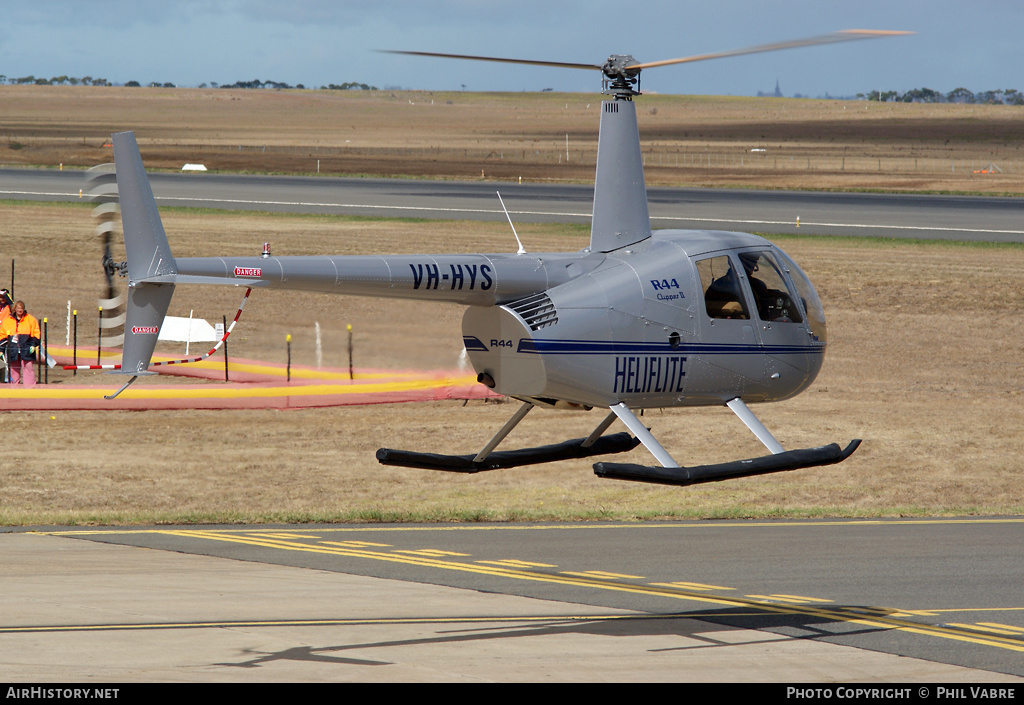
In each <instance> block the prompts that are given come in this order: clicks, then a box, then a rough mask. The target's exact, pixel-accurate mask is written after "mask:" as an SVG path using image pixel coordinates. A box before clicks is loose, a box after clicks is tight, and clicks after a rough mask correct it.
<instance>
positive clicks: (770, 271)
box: [739, 252, 804, 323]
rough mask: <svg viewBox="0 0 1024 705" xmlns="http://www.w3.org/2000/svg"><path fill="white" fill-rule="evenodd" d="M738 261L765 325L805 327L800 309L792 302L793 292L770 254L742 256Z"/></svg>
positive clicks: (753, 253) (746, 254)
mask: <svg viewBox="0 0 1024 705" xmlns="http://www.w3.org/2000/svg"><path fill="white" fill-rule="evenodd" d="M739 257H740V262H742V263H743V271H744V272H746V275H747V281H748V282H750V290H751V292H752V293H753V294H754V302H755V304H756V305H757V315H758V317H759V318H760V319H761V320H762V321H783V322H788V323H803V320H804V318H803V315H802V314H801V313H800V308H799V307H798V306H797V305H796V304H795V303H794V301H793V292H791V291H790V289H789V286H788V285H787V284H786V278H785V277H784V276H782V272H781V271H779V267H778V265H777V264H776V263H775V259H774V258H773V257H772V255H771V253H770V252H743V253H741V254H740V256H739Z"/></svg>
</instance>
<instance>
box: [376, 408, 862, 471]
mask: <svg viewBox="0 0 1024 705" xmlns="http://www.w3.org/2000/svg"><path fill="white" fill-rule="evenodd" d="M533 406H534V405H533V404H531V403H530V402H524V403H523V405H522V406H521V407H520V408H519V410H518V411H516V413H515V414H514V415H513V416H512V418H511V419H509V420H508V422H507V423H506V424H505V425H504V426H503V427H502V428H501V430H500V431H498V433H496V434H495V435H494V438H492V439H491V440H490V441H489V442H488V443H487V445H485V446H484V447H483V449H482V450H481V451H480V452H479V453H477V454H476V455H442V454H437V453H417V452H415V451H409V450H393V449H391V448H381V449H380V450H378V451H377V460H378V461H379V462H380V463H381V464H382V465H400V466H404V467H411V468H422V469H425V470H444V471H447V472H461V473H477V472H483V471H486V470H497V469H501V468H514V467H519V466H522V465H537V464H539V463H550V462H554V461H558V460H570V459H575V458H589V457H591V456H595V455H608V454H611V453H625V452H627V451H630V450H633V449H634V448H636V447H637V446H638V445H640V444H641V443H643V445H644V446H645V447H646V448H647V449H648V450H649V451H650V452H651V454H652V455H654V457H655V458H656V459H657V460H658V462H660V463H661V464H662V467H651V466H646V465H634V464H629V463H609V462H598V463H595V464H594V473H595V474H596V475H598V476H599V477H606V478H612V479H618V480H634V481H636V482H652V483H657V484H663V485H677V486H685V485H696V484H700V483H703V482H717V481H719V480H731V479H734V478H739V477H749V476H752V475H765V474H767V473H772V472H783V471H786V470H797V469H800V468H810V467H817V466H820V465H832V464H834V463H841V462H842V461H844V460H846V459H847V458H848V457H850V456H851V455H852V454H853V452H854V451H855V450H857V447H858V446H859V445H860V440H859V439H858V440H854V441H851V442H850V443H849V444H848V445H847V446H846V448H840V447H839V446H838V445H836V444H835V443H832V444H830V445H827V446H821V447H820V448H804V449H802V450H790V451H787V450H785V449H783V447H782V445H781V444H780V443H779V442H778V441H777V440H775V438H774V437H773V436H772V434H771V433H770V432H769V431H768V429H767V428H765V427H764V425H763V424H762V423H761V422H760V421H759V420H758V419H757V417H756V416H754V414H753V413H752V412H751V411H750V409H749V408H747V406H746V404H744V403H743V401H742V400H740V399H739V398H736V399H733V400H731V401H729V402H728V403H727V404H726V406H728V407H729V408H730V409H731V410H732V411H733V412H734V413H735V414H736V415H737V416H738V417H739V418H740V419H741V420H742V421H743V423H744V424H746V426H747V427H748V428H749V429H750V430H751V431H752V432H753V433H754V435H756V436H757V437H758V439H760V441H761V442H762V443H764V445H765V447H766V448H768V450H770V451H771V455H766V456H763V457H759V458H751V459H749V460H736V461H733V462H728V463H718V464H715V465H699V466H694V467H681V466H680V465H679V463H677V462H676V461H675V460H674V459H673V458H672V456H671V455H669V453H668V451H666V450H665V448H664V447H662V445H661V444H660V443H659V442H658V440H657V439H656V438H655V437H654V436H653V435H652V434H651V432H650V429H648V428H647V427H646V426H644V424H643V422H641V421H640V419H638V418H637V416H636V414H634V413H633V411H632V410H631V409H630V408H629V407H627V406H626V405H625V404H622V403H620V404H615V405H614V406H612V407H610V411H611V413H609V414H608V415H607V416H606V417H605V418H604V420H603V421H602V422H601V423H600V424H599V425H598V427H597V428H595V429H594V432H593V433H591V434H590V435H589V436H587V437H586V438H575V439H573V440H570V441H564V442H562V443H555V444H553V445H547V446H539V447H537V448H520V449H518V450H507V451H499V452H494V449H495V448H496V447H497V446H498V444H499V443H501V441H502V440H504V439H505V437H506V436H507V435H508V434H509V432H511V431H512V429H513V428H515V427H516V426H517V425H518V424H519V422H520V421H522V420H523V418H525V417H526V415H527V414H528V413H529V412H530V410H531V409H532V408H533ZM616 418H617V419H619V420H620V421H622V423H623V424H625V426H626V428H628V429H629V430H630V431H632V432H633V434H634V435H635V436H636V437H635V438H634V437H633V436H631V435H630V434H628V433H614V434H612V435H610V436H604V435H602V434H603V433H604V432H605V431H606V430H607V429H608V427H609V426H611V424H612V423H613V422H614V421H615V419H616Z"/></svg>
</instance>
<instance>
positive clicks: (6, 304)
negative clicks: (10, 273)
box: [0, 289, 12, 322]
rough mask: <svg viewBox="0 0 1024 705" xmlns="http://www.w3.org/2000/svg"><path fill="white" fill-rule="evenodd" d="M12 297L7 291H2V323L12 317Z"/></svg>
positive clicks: (0, 290) (0, 301)
mask: <svg viewBox="0 0 1024 705" xmlns="http://www.w3.org/2000/svg"><path fill="white" fill-rule="evenodd" d="M11 303H12V302H11V295H10V294H9V293H8V292H7V289H0V322H3V321H4V319H6V318H8V317H10V315H11Z"/></svg>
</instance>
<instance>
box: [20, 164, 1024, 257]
mask: <svg viewBox="0 0 1024 705" xmlns="http://www.w3.org/2000/svg"><path fill="white" fill-rule="evenodd" d="M150 180H151V183H152V186H153V193H154V195H155V196H156V199H157V202H158V204H159V205H161V206H189V207H206V208H219V209H226V210H256V211H278V212H297V213H298V212H301V213H331V214H341V215H366V216H381V217H415V218H442V219H456V220H462V219H473V220H492V221H497V222H504V221H505V214H504V212H503V211H502V209H501V206H500V204H499V202H498V198H497V195H496V192H497V191H500V192H501V195H502V198H503V199H504V201H505V205H506V206H507V207H508V209H509V211H510V213H511V215H512V218H513V220H514V221H520V222H524V221H532V222H574V223H589V222H590V216H591V211H592V208H593V197H594V196H593V194H594V190H593V186H592V185H571V184H518V183H499V182H490V181H488V182H483V181H479V182H464V181H462V182H460V181H427V180H412V179H345V178H330V177H285V176H239V175H230V174H201V175H196V174H192V175H181V174H168V173H156V174H151V175H150ZM83 186H84V172H81V171H55V170H48V171H47V170H24V169H0V199H23V200H50V201H74V200H78V199H79V198H80V195H79V192H80V190H81V189H82V188H83ZM648 201H649V205H650V213H651V224H652V226H653V227H655V228H682V229H719V230H740V231H744V232H748V231H753V232H764V233H804V234H810V235H820V234H825V235H843V236H874V237H898V238H924V239H940V240H977V241H991V242H1024V198H989V197H968V196H920V195H898V194H872V193H825V192H798V191H754V190H729V189H683V188H651V189H649V190H648ZM798 220H799V225H798V224H797V223H798ZM506 227H507V224H506Z"/></svg>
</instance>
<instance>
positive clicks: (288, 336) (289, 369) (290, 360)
mask: <svg viewBox="0 0 1024 705" xmlns="http://www.w3.org/2000/svg"><path fill="white" fill-rule="evenodd" d="M284 340H285V342H286V343H287V344H288V378H287V381H288V382H291V381H292V335H291V333H289V334H288V335H287V336H286V337H285V339H284Z"/></svg>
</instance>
